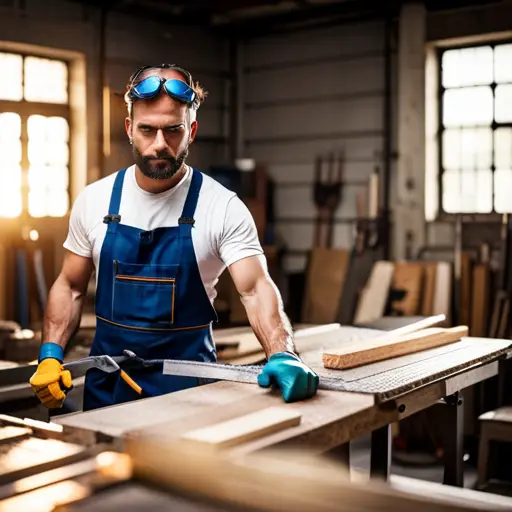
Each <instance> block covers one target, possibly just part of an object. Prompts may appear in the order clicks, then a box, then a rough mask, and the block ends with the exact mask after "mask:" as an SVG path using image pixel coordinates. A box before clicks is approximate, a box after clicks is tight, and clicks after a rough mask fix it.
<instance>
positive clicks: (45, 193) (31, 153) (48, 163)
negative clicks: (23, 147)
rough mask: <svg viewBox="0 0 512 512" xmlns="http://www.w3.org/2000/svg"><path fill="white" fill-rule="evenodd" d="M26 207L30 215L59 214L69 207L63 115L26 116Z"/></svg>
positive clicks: (67, 135)
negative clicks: (27, 160)
mask: <svg viewBox="0 0 512 512" xmlns="http://www.w3.org/2000/svg"><path fill="white" fill-rule="evenodd" d="M27 131H28V159H29V163H30V167H29V169H28V184H29V195H28V210H29V213H30V215H31V216H32V217H44V216H49V217H60V216H62V215H65V214H66V212H67V210H68V207H69V197H68V187H69V171H68V162H69V148H68V139H69V126H68V123H67V121H66V119H64V118H62V117H45V116H41V115H33V116H30V117H29V118H28V125H27Z"/></svg>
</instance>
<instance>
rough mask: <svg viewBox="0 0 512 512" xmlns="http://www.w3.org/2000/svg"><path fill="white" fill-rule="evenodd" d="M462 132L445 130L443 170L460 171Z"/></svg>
mask: <svg viewBox="0 0 512 512" xmlns="http://www.w3.org/2000/svg"><path fill="white" fill-rule="evenodd" d="M460 139H461V130H445V131H444V132H443V142H442V144H443V168H444V169H452V170H456V169H460V166H461V154H460V145H461V142H460Z"/></svg>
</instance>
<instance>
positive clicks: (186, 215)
mask: <svg viewBox="0 0 512 512" xmlns="http://www.w3.org/2000/svg"><path fill="white" fill-rule="evenodd" d="M202 184H203V175H202V174H201V172H199V171H198V170H196V169H192V180H191V182H190V188H189V190H188V194H187V199H186V200H185V205H184V206H183V211H182V212H181V217H180V218H179V220H178V224H179V225H180V229H182V227H186V229H188V230H191V229H192V226H193V225H194V222H195V221H194V214H195V212H196V207H197V201H198V200H199V192H200V191H201V185H202Z"/></svg>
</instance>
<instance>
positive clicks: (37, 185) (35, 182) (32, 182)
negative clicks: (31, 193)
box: [28, 165, 48, 190]
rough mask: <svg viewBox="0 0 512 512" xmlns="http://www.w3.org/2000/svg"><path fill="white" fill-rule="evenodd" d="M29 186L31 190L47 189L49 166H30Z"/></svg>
mask: <svg viewBox="0 0 512 512" xmlns="http://www.w3.org/2000/svg"><path fill="white" fill-rule="evenodd" d="M28 186H29V189H30V190H46V189H47V187H48V168H47V167H46V166H45V165H31V166H30V167H29V168H28Z"/></svg>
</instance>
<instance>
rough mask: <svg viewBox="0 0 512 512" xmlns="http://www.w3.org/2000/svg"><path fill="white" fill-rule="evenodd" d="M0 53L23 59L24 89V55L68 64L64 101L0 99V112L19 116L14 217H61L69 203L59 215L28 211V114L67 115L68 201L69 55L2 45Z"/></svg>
mask: <svg viewBox="0 0 512 512" xmlns="http://www.w3.org/2000/svg"><path fill="white" fill-rule="evenodd" d="M0 52H1V53H11V54H14V55H19V56H20V57H21V58H22V59H23V65H22V81H21V86H22V88H23V90H24V87H25V59H26V58H27V57H35V58H39V59H48V60H53V61H58V62H62V63H63V64H65V66H66V68H67V84H66V93H67V97H68V101H67V102H66V103H51V102H39V101H28V100H26V99H25V98H24V97H23V98H22V99H21V100H19V101H16V100H5V99H0V113H2V114H3V113H6V112H12V113H15V114H18V115H19V116H20V119H21V214H20V215H19V216H18V217H16V218H18V219H27V218H28V219H36V220H41V219H53V218H64V217H65V216H66V215H68V214H69V211H70V207H71V206H69V207H68V211H67V212H66V213H65V214H64V215H63V216H61V217H52V216H49V215H45V216H43V217H32V216H31V215H30V213H29V209H28V194H29V185H28V170H29V161H28V118H29V117H30V116H31V115H42V116H45V117H50V116H58V117H63V118H64V119H66V121H67V123H68V126H69V131H70V135H69V140H68V147H69V160H68V190H67V193H68V204H69V205H71V190H72V187H73V157H72V153H73V144H72V141H73V137H72V135H71V129H72V125H71V103H70V94H71V78H70V72H71V64H72V63H71V62H70V61H69V60H68V59H65V58H62V57H52V56H49V55H45V54H43V53H41V54H40V53H37V52H26V51H20V50H14V49H8V48H1V47H0ZM0 220H4V218H3V217H0Z"/></svg>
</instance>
